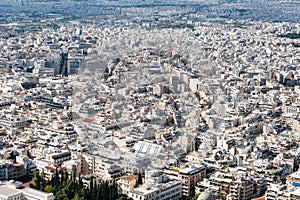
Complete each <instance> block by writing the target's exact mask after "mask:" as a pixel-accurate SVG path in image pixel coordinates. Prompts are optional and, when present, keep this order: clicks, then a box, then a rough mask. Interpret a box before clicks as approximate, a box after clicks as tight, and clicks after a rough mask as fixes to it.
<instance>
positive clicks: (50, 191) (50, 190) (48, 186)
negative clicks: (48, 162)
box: [45, 185, 55, 193]
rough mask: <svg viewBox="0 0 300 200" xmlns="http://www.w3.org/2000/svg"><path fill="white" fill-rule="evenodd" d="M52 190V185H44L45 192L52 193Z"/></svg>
mask: <svg viewBox="0 0 300 200" xmlns="http://www.w3.org/2000/svg"><path fill="white" fill-rule="evenodd" d="M54 191H55V188H54V187H52V186H51V185H46V187H45V192H47V193H53V192H54Z"/></svg>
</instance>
